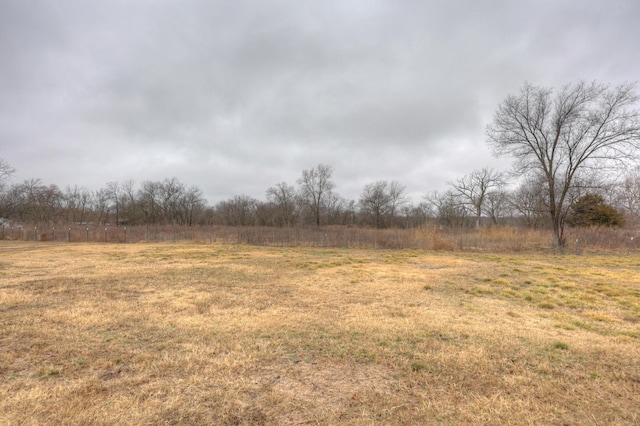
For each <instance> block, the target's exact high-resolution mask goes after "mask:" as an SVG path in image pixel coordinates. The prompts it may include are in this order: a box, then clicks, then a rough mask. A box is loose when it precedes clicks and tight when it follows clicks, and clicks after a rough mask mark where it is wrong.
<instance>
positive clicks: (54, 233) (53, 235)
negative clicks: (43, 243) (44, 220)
mask: <svg viewBox="0 0 640 426" xmlns="http://www.w3.org/2000/svg"><path fill="white" fill-rule="evenodd" d="M55 240H56V227H55V226H54V227H53V228H51V241H55Z"/></svg>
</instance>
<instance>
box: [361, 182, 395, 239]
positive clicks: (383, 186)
mask: <svg viewBox="0 0 640 426" xmlns="http://www.w3.org/2000/svg"><path fill="white" fill-rule="evenodd" d="M388 185H389V184H388V183H387V182H386V181H383V180H381V181H378V182H375V183H370V184H367V185H365V187H364V189H363V190H362V195H361V196H360V212H361V213H362V215H363V216H364V217H365V220H366V221H367V222H369V223H370V224H371V225H372V226H373V227H375V228H382V227H383V226H384V218H385V216H386V215H387V214H388V212H389V209H390V204H391V197H390V195H389V191H388V188H387V187H388Z"/></svg>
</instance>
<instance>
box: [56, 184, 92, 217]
mask: <svg viewBox="0 0 640 426" xmlns="http://www.w3.org/2000/svg"><path fill="white" fill-rule="evenodd" d="M62 200H63V205H64V209H65V210H66V213H67V222H68V223H86V222H87V213H88V209H89V208H90V202H91V192H90V191H89V190H88V189H87V188H80V187H78V186H77V185H74V186H73V187H71V186H67V189H66V190H65V193H64V194H63V196H62Z"/></svg>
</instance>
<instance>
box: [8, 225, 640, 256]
mask: <svg viewBox="0 0 640 426" xmlns="http://www.w3.org/2000/svg"><path fill="white" fill-rule="evenodd" d="M0 238H1V239H3V240H22V241H60V242H64V241H66V242H76V243H77V242H87V243H89V242H90V243H114V244H131V243H139V242H167V241H169V242H177V241H191V242H198V243H223V244H251V245H264V246H277V247H296V246H305V247H335V248H381V249H421V250H449V251H454V250H455V251H481V252H530V251H545V250H551V247H550V242H551V234H550V232H549V231H546V230H531V229H527V228H516V227H493V228H484V229H479V230H476V229H471V228H465V227H459V228H440V227H435V226H424V227H421V228H413V229H373V228H365V227H347V226H329V227H321V228H315V227H309V228H303V227H293V228H275V227H230V226H191V227H188V226H153V225H149V226H126V227H125V226H120V227H116V226H96V225H77V224H74V225H70V226H59V225H58V226H49V225H32V226H26V225H22V226H18V225H13V226H2V233H1V234H0ZM566 240H567V246H566V247H565V248H564V251H565V252H569V253H574V252H575V253H576V254H580V253H583V252H584V251H626V252H633V251H637V250H638V248H640V233H638V232H637V231H634V230H624V229H611V228H590V229H584V228H575V229H571V228H570V229H569V230H567V233H566Z"/></svg>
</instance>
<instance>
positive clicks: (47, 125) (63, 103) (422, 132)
mask: <svg viewBox="0 0 640 426" xmlns="http://www.w3.org/2000/svg"><path fill="white" fill-rule="evenodd" d="M637 16H640V6H639V5H638V3H637V2H635V1H634V0H608V1H600V0H598V1H596V0H591V1H584V2H579V3H576V2H557V1H546V0H545V1H542V0H540V1H536V2H534V3H533V4H525V3H521V2H509V1H489V2H474V1H455V2H411V1H410V2H389V1H374V2H371V1H353V2H351V1H350V2H338V1H328V2H315V3H311V2H309V3H308V4H306V3H301V2H293V1H273V2H271V1H270V2H259V1H239V2H215V1H214V2H206V1H200V0H187V1H185V2H179V3H177V2H171V1H153V2H151V1H149V2H147V1H141V2H125V1H110V2H101V3H96V2H84V1H79V0H76V1H71V0H60V1H56V2H46V1H39V2H38V1H36V2H29V3H28V4H27V3H25V2H21V1H17V0H9V1H4V2H2V4H1V5H0V157H3V158H4V159H5V160H7V161H8V162H9V163H11V164H12V165H13V166H14V167H15V168H16V169H17V171H18V173H17V175H16V178H17V179H26V178H32V177H39V178H42V179H43V180H44V181H46V182H47V183H56V184H58V185H60V186H65V185H67V184H79V185H85V186H89V187H92V188H99V187H101V186H103V185H104V183H106V182H108V181H113V180H125V179H129V178H132V179H134V180H136V181H138V182H140V181H142V180H145V179H154V180H155V179H163V178H165V177H173V176H175V177H177V178H178V179H180V180H182V181H184V182H185V183H187V184H194V185H198V186H199V187H201V188H202V189H203V190H204V192H205V194H207V196H208V197H209V199H210V200H211V201H212V202H215V201H218V200H219V199H222V198H227V197H230V196H232V195H234V194H239V193H246V194H249V195H252V196H255V197H259V198H263V195H264V191H265V190H266V188H267V187H268V186H270V185H273V184H275V183H277V182H280V181H287V182H289V183H295V180H296V179H297V178H298V177H299V175H300V174H301V171H302V170H303V169H307V168H310V167H313V166H315V165H317V164H318V163H320V162H322V163H325V164H330V165H332V166H333V167H334V169H335V178H336V183H337V188H336V189H337V190H338V192H340V193H341V194H343V195H344V196H347V197H357V196H358V194H359V192H360V190H361V188H362V186H363V185H364V184H365V183H368V182H370V181H373V180H378V179H389V180H391V179H395V180H399V181H401V182H402V183H404V184H405V185H407V187H408V191H409V192H410V193H412V194H414V195H415V196H416V197H419V195H420V194H421V193H424V192H427V191H431V190H433V189H442V188H443V187H444V186H445V185H446V182H447V181H450V180H453V179H455V178H456V177H459V176H461V175H463V174H466V173H469V172H470V171H472V170H473V169H475V168H480V167H485V166H490V167H491V166H493V167H496V168H506V167H508V164H505V161H504V160H496V159H494V158H492V157H491V155H490V153H489V150H488V149H487V147H486V145H485V143H484V128H485V126H486V125H487V124H488V122H489V120H491V117H492V114H493V111H494V109H495V108H496V106H497V104H498V103H499V102H500V101H501V100H502V99H503V98H504V97H505V96H506V95H507V94H509V93H513V92H515V91H517V90H518V88H519V87H520V86H521V85H522V84H523V83H524V82H525V81H529V82H531V83H534V84H543V85H549V86H552V87H557V86H560V85H563V84H566V83H570V82H573V81H576V80H579V79H586V80H591V79H597V80H601V81H605V82H611V83H613V84H616V83H620V82H623V81H633V80H634V79H637V75H638V71H639V70H640V59H639V58H638V57H637V55H635V46H634V44H635V43H636V41H637V40H638V39H640V30H639V29H638V27H637V26H636V25H635V22H634V20H635V18H636V17H637Z"/></svg>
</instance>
